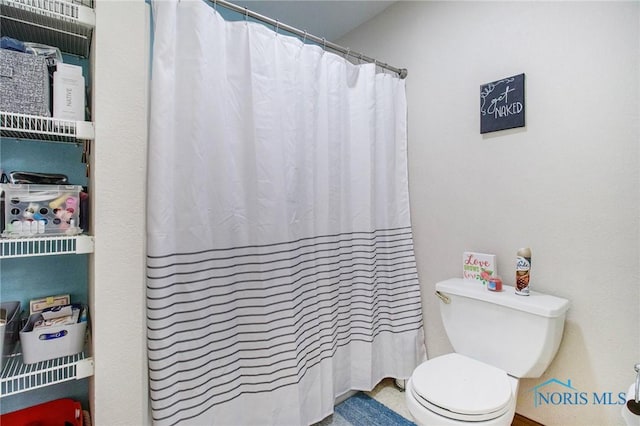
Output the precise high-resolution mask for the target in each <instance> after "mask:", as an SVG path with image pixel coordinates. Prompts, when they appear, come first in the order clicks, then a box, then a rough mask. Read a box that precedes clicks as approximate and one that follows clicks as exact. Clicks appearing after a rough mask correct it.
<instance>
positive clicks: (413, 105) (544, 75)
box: [340, 1, 640, 425]
mask: <svg viewBox="0 0 640 426" xmlns="http://www.w3.org/2000/svg"><path fill="white" fill-rule="evenodd" d="M639 27H640V3H638V2H603V3H600V2H586V3H581V2H409V1H401V2H399V3H397V4H395V5H394V6H392V7H390V8H389V9H387V10H386V11H385V12H383V14H381V15H379V16H378V17H376V18H374V19H373V20H372V21H369V22H368V23H366V24H364V25H363V26H361V27H360V28H358V29H357V30H355V31H354V32H352V33H351V34H349V35H347V36H346V37H345V38H344V39H343V40H340V44H342V45H344V46H347V47H350V48H351V49H353V50H356V51H360V52H363V53H365V54H367V55H370V56H373V57H376V58H378V59H379V60H381V61H383V62H387V63H390V64H392V65H394V66H400V67H406V68H408V70H409V77H408V80H407V93H408V100H409V164H410V191H411V197H412V199H411V202H412V220H413V225H414V232H415V234H414V236H415V243H416V254H417V256H418V269H419V273H420V278H421V282H422V288H423V307H424V315H425V327H426V338H427V348H428V351H429V355H430V356H431V357H433V356H437V355H440V354H443V353H446V352H449V351H451V347H450V344H449V342H448V340H447V338H446V336H445V333H444V330H443V328H442V324H441V321H440V317H439V311H438V299H437V298H436V297H434V296H433V292H434V284H435V283H436V282H437V281H438V280H442V279H445V278H448V277H452V276H461V255H462V252H463V251H464V250H475V251H483V252H490V253H495V254H497V255H498V267H499V271H500V272H501V275H502V276H503V278H504V279H505V280H506V281H507V282H509V283H513V275H514V268H515V260H514V258H515V253H516V250H517V249H518V248H519V247H521V246H530V247H531V248H532V250H533V259H532V260H533V267H532V288H533V289H534V290H539V291H542V292H547V293H551V294H555V295H558V296H562V297H565V298H568V299H570V300H571V303H572V305H571V308H570V311H569V313H568V318H567V322H566V328H565V335H564V340H563V343H562V345H561V348H560V351H559V354H558V356H557V357H556V359H555V361H554V362H553V364H552V365H551V367H550V368H549V370H548V371H547V373H545V375H544V376H543V377H542V378H540V379H529V380H523V381H521V383H520V392H519V399H518V407H517V411H518V412H519V413H520V414H523V415H525V416H527V417H529V418H532V419H534V420H537V421H540V422H542V423H544V424H546V425H570V424H575V425H581V424H621V423H622V420H621V417H620V406H618V405H614V406H602V405H597V404H593V403H592V401H590V402H589V404H586V405H574V406H569V405H564V406H563V405H560V406H546V407H538V408H536V407H534V406H533V394H532V393H531V392H527V391H528V390H529V389H531V388H532V387H534V386H536V385H538V384H541V383H543V381H545V380H547V379H550V378H554V377H555V378H557V379H558V380H561V381H563V382H565V381H566V380H567V379H571V381H572V385H573V386H574V387H575V388H576V389H578V390H579V391H584V392H588V395H589V399H591V398H592V397H591V394H592V393H593V392H598V393H602V392H613V394H614V396H616V398H615V401H617V394H618V392H622V391H626V390H627V388H628V385H629V384H630V383H631V382H632V380H634V378H635V372H634V371H633V365H634V363H636V362H639V361H640V333H639V331H638V330H639V329H640V328H639V327H640V315H639V313H640V293H639V287H640V286H639V284H640V276H639V275H640V254H639V245H640V235H639V234H640V226H639V222H640V199H639V192H640V191H639V189H638V188H639V186H638V184H639V183H640V181H639V174H638V170H639V169H640V156H639V150H638V146H639V130H638V121H639V115H640V110H639V99H640V86H639V79H640V66H639V59H640V33H639ZM522 72H524V73H525V74H526V111H527V112H526V122H527V126H526V128H524V129H516V130H509V131H502V132H497V133H492V134H488V135H486V136H482V135H480V133H479V128H480V124H479V103H480V102H479V91H480V90H479V88H480V85H481V84H483V83H487V82H490V81H494V80H498V79H500V78H504V77H508V76H512V75H515V74H519V73H522ZM487 326H488V327H491V326H493V325H492V324H487ZM555 390H558V389H555ZM559 390H560V391H562V389H559Z"/></svg>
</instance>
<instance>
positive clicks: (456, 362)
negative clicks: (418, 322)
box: [410, 353, 513, 421]
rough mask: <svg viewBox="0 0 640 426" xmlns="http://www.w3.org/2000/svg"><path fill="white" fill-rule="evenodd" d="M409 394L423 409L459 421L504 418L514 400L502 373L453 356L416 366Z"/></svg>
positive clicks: (490, 367) (494, 368)
mask: <svg viewBox="0 0 640 426" xmlns="http://www.w3.org/2000/svg"><path fill="white" fill-rule="evenodd" d="M410 390H411V392H412V393H413V395H414V396H415V399H416V401H418V402H419V403H420V404H421V405H422V406H424V407H425V408H427V409H429V410H431V411H433V412H435V413H437V414H438V415H441V416H444V417H448V418H451V419H456V420H461V421H486V420H491V419H495V418H497V417H499V416H501V415H503V414H505V413H506V412H507V411H508V410H509V407H510V402H511V400H512V398H513V395H512V388H511V384H510V380H509V376H508V375H507V373H506V372H504V371H503V370H500V369H499V368H496V367H493V366H491V365H488V364H485V363H483V362H480V361H476V360H474V359H471V358H468V357H466V356H464V355H460V354H456V353H452V354H448V355H443V356H440V357H437V358H433V359H431V360H429V361H426V362H424V363H422V364H421V365H419V366H418V368H416V369H415V371H414V372H413V375H412V376H411V389H410Z"/></svg>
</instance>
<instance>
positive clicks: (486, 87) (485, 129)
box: [480, 74, 524, 133]
mask: <svg viewBox="0 0 640 426" xmlns="http://www.w3.org/2000/svg"><path fill="white" fill-rule="evenodd" d="M514 127H524V74H518V75H514V76H513V77H508V78H503V79H502V80H498V81H494V82H491V83H487V84H483V85H482V86H480V133H489V132H495V131H496V130H504V129H513V128H514Z"/></svg>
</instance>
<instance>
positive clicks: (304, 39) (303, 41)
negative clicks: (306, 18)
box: [302, 30, 307, 44]
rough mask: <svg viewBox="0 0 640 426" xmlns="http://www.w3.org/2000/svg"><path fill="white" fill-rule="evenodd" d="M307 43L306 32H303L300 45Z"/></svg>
mask: <svg viewBox="0 0 640 426" xmlns="http://www.w3.org/2000/svg"><path fill="white" fill-rule="evenodd" d="M306 41H307V30H304V37H302V43H303V44H304V43H305V42H306Z"/></svg>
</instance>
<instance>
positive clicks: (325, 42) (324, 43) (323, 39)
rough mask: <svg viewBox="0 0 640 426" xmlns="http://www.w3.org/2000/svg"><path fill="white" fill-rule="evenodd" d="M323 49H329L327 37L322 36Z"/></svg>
mask: <svg viewBox="0 0 640 426" xmlns="http://www.w3.org/2000/svg"><path fill="white" fill-rule="evenodd" d="M322 49H323V50H327V39H326V38H324V37H322Z"/></svg>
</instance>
